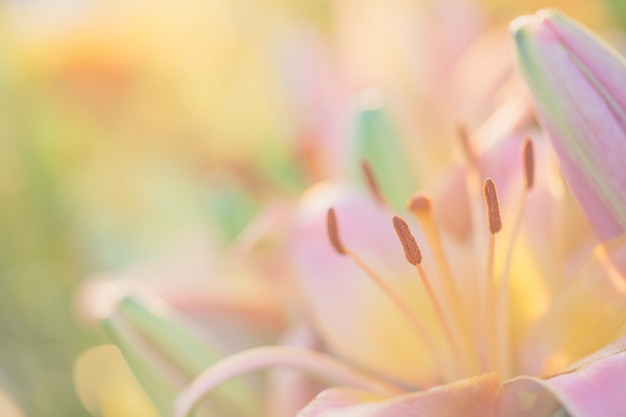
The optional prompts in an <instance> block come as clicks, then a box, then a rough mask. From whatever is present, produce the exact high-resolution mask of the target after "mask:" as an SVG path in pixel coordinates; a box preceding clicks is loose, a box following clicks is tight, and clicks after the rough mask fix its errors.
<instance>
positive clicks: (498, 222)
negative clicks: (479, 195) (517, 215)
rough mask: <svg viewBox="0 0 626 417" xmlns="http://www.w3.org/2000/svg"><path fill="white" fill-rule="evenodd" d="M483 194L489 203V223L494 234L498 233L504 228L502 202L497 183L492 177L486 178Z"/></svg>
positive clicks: (486, 202)
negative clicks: (499, 198)
mask: <svg viewBox="0 0 626 417" xmlns="http://www.w3.org/2000/svg"><path fill="white" fill-rule="evenodd" d="M483 196H484V197H485V204H486V205H487V223H488V225H489V231H490V232H491V233H492V234H495V233H498V232H499V231H500V230H501V229H502V218H501V217H500V202H499V200H498V191H497V190H496V184H495V183H494V182H493V180H492V179H491V178H487V179H486V180H485V185H484V187H483Z"/></svg>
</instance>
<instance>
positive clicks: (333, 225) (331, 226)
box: [326, 207, 347, 255]
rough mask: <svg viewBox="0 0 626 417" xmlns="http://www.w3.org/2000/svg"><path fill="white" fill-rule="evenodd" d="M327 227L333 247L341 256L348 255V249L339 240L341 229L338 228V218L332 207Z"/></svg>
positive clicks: (329, 210)
mask: <svg viewBox="0 0 626 417" xmlns="http://www.w3.org/2000/svg"><path fill="white" fill-rule="evenodd" d="M326 226H327V228H328V239H329V240H330V243H331V245H333V248H334V249H335V250H336V251H337V253H338V254H340V255H345V254H347V251H346V249H345V248H344V246H343V244H342V243H341V239H339V229H338V228H337V216H335V209H333V208H332V207H331V208H329V209H328V216H327V217H326Z"/></svg>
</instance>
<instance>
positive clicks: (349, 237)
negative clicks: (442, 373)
mask: <svg viewBox="0 0 626 417" xmlns="http://www.w3.org/2000/svg"><path fill="white" fill-rule="evenodd" d="M329 207H334V208H335V211H336V213H337V219H338V222H339V229H340V234H341V236H342V241H343V242H344V244H346V245H347V246H348V247H349V248H350V249H351V250H352V251H354V252H355V253H357V254H358V255H359V256H360V257H361V258H362V259H363V260H364V261H365V262H366V263H368V265H369V267H370V268H371V269H372V270H374V271H375V272H376V273H377V274H378V275H380V276H381V277H382V279H384V280H385V282H386V283H387V284H388V285H389V286H390V287H392V288H393V290H394V292H395V293H396V294H398V295H399V296H401V297H403V298H404V299H405V302H406V304H407V305H409V306H410V308H411V309H414V311H415V315H416V316H417V317H419V319H420V320H422V321H423V323H424V325H426V326H428V325H431V328H429V331H430V330H432V332H433V333H434V334H438V333H437V332H440V329H439V328H438V327H437V324H436V323H437V322H436V320H435V319H434V313H432V312H431V311H430V309H429V308H428V306H429V305H430V304H429V301H428V298H427V296H426V294H425V291H424V289H423V286H421V285H420V282H419V278H418V277H417V275H416V272H415V270H414V269H413V268H411V267H410V265H409V264H408V263H407V262H406V260H405V259H404V254H403V251H402V246H401V244H400V242H399V241H398V239H397V236H396V235H395V233H394V231H393V228H392V227H391V217H392V214H391V213H390V212H389V211H387V210H386V209H385V208H384V207H382V206H381V205H380V204H378V203H377V202H375V201H374V200H373V199H371V198H369V197H367V196H366V195H364V194H363V193H361V192H360V191H358V190H355V189H354V188H351V187H347V186H341V185H338V184H331V183H327V184H320V185H318V186H316V187H315V188H314V189H312V190H310V191H309V192H308V193H307V194H306V195H305V196H304V198H303V200H302V201H301V204H300V209H299V214H298V218H297V220H296V225H295V227H294V234H293V237H292V244H291V249H292V257H291V258H292V259H293V260H294V267H295V270H296V272H297V273H298V278H299V279H300V281H301V285H302V286H303V293H304V294H305V295H306V297H307V298H306V301H307V302H308V304H309V306H310V308H311V311H312V313H313V320H314V323H315V326H316V329H317V330H318V331H319V333H320V336H321V337H322V339H323V341H324V342H325V343H326V344H327V346H328V348H329V349H330V350H331V351H332V352H333V353H335V354H337V355H338V356H341V357H345V358H349V359H350V361H351V362H352V363H355V364H357V365H359V366H361V367H364V368H365V369H368V370H372V371H375V372H379V373H382V374H385V375H388V376H392V377H395V378H398V379H401V380H403V381H407V382H408V383H412V384H417V385H421V384H424V385H433V384H435V383H436V382H437V381H435V380H434V378H435V375H437V369H436V367H437V366H439V364H435V363H434V362H435V361H433V358H432V355H429V352H427V350H426V345H425V344H424V342H423V341H422V339H421V338H420V335H419V334H418V333H416V331H415V329H414V328H413V327H412V326H411V324H410V323H409V322H408V321H407V319H406V317H405V316H403V315H402V313H401V311H400V310H399V309H398V306H397V305H395V304H394V303H393V302H392V301H391V300H390V299H389V298H388V297H387V296H386V294H384V292H383V291H381V290H380V288H379V287H377V286H376V285H375V284H374V283H373V282H372V280H371V279H370V278H369V277H368V276H367V274H366V273H365V272H363V271H362V270H361V269H360V268H358V267H357V266H356V264H355V263H354V262H353V261H352V260H351V259H349V258H348V257H347V256H341V255H339V254H337V253H336V252H335V251H334V250H333V248H332V246H331V245H330V243H329V241H328V236H327V232H326V212H327V210H328V208H329ZM414 232H417V229H416V228H414ZM416 238H417V239H418V241H423V239H422V236H421V235H418V234H417V233H416ZM423 254H424V258H425V259H428V257H429V255H428V252H425V251H423ZM442 349H444V348H442Z"/></svg>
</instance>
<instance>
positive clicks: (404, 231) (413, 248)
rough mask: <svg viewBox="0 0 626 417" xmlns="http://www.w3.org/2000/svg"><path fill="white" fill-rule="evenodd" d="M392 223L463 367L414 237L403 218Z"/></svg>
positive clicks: (394, 219) (462, 360) (460, 355)
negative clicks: (423, 266)
mask: <svg viewBox="0 0 626 417" xmlns="http://www.w3.org/2000/svg"><path fill="white" fill-rule="evenodd" d="M392 223H393V228H394V230H395V231H396V234H397V235H398V239H399V240H400V242H401V243H402V249H403V250H404V255H405V257H406V260H407V261H408V262H409V263H410V264H412V265H414V266H415V268H416V269H417V272H418V274H419V276H420V278H421V280H422V284H423V285H424V288H425V289H426V293H427V294H428V298H429V299H430V301H431V303H432V305H433V309H434V311H435V315H436V316H437V319H438V320H439V324H440V325H441V328H442V330H443V333H444V335H445V337H446V340H447V342H448V344H449V345H450V349H451V350H452V354H453V355H454V357H455V358H456V359H457V362H458V364H459V365H460V366H463V365H465V363H466V362H465V361H464V358H463V356H462V354H461V350H460V349H459V345H458V343H457V341H456V339H455V338H454V335H453V333H452V331H451V330H450V327H451V326H450V324H449V323H448V320H447V318H446V315H445V313H444V310H443V309H442V307H441V303H440V302H439V299H438V297H437V295H436V294H435V292H434V291H433V288H432V286H431V283H430V280H429V279H428V276H427V275H426V272H425V271H424V268H422V265H421V263H422V253H421V251H420V249H419V246H418V244H417V241H416V240H415V237H414V236H413V233H411V228H410V227H409V224H408V223H407V222H406V221H405V220H404V219H403V218H401V217H398V216H394V217H393V222H392Z"/></svg>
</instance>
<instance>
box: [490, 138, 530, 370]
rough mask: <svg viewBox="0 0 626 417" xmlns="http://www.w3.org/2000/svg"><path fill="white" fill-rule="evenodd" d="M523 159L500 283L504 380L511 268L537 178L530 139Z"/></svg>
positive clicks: (499, 331) (500, 359)
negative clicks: (515, 207) (521, 187)
mask: <svg viewBox="0 0 626 417" xmlns="http://www.w3.org/2000/svg"><path fill="white" fill-rule="evenodd" d="M522 158H523V161H522V162H523V166H524V179H525V184H524V189H523V190H522V192H521V195H520V199H519V202H518V205H517V209H516V212H515V217H514V221H513V230H512V232H511V238H510V241H509V245H508V250H507V254H506V260H505V263H504V272H503V275H502V280H501V282H500V289H499V293H498V301H497V303H498V304H497V309H498V310H497V311H498V314H497V317H498V323H497V334H498V347H499V352H498V366H499V369H500V372H501V373H502V375H503V377H504V378H509V377H510V376H511V375H512V374H513V370H512V365H513V364H512V362H511V352H510V337H511V336H510V334H509V332H510V329H509V317H510V311H509V288H510V281H511V267H512V263H513V254H514V253H515V252H514V250H515V243H516V242H517V238H518V236H519V232H520V229H521V226H522V219H523V215H524V209H525V207H526V197H527V195H528V191H529V190H530V189H531V188H532V186H533V184H534V178H535V167H534V160H535V158H534V152H533V143H532V141H531V140H530V138H526V139H525V140H524V143H523V145H522Z"/></svg>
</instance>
